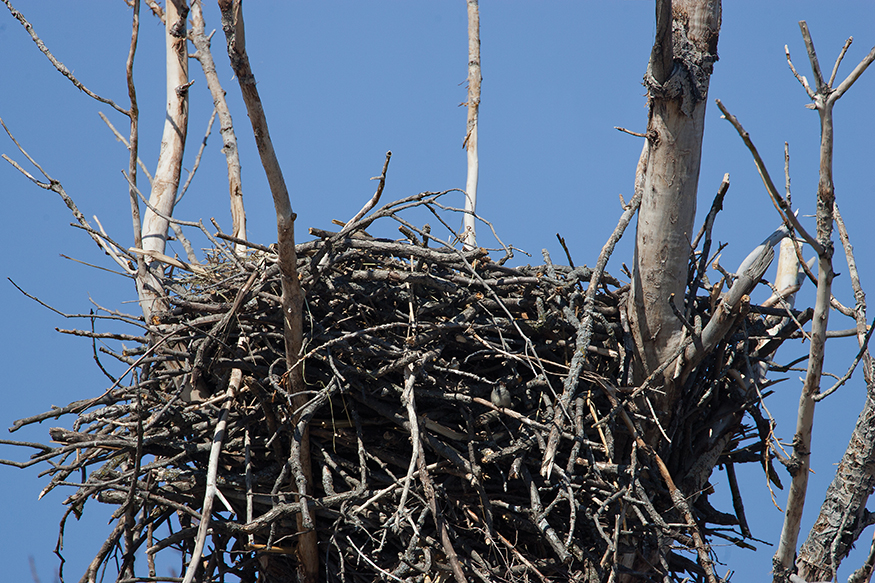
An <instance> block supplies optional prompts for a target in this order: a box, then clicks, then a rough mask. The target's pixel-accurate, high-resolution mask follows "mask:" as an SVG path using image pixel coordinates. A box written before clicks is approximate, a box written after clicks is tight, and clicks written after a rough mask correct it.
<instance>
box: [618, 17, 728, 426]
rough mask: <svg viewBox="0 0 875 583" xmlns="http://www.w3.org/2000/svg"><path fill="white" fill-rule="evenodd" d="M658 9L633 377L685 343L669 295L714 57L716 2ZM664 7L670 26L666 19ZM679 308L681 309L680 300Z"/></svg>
mask: <svg viewBox="0 0 875 583" xmlns="http://www.w3.org/2000/svg"><path fill="white" fill-rule="evenodd" d="M666 4H668V5H670V10H669V8H667V7H666ZM656 12H657V27H656V28H657V38H656V41H655V42H654V50H653V53H652V55H651V61H650V66H649V67H648V72H647V74H646V75H645V86H646V87H647V90H648V100H649V106H650V114H649V119H648V124H647V140H648V141H649V144H650V148H649V151H648V160H647V163H646V168H645V171H644V176H643V182H644V191H643V198H642V201H641V208H640V210H639V212H638V230H637V234H636V241H635V260H634V273H633V285H632V293H631V301H630V302H629V304H628V311H629V320H630V325H631V329H632V333H633V337H634V339H635V345H636V350H637V357H638V362H637V369H636V376H638V377H639V380H640V379H641V378H643V377H644V376H646V375H648V374H650V373H651V372H652V371H653V370H655V369H656V368H658V367H659V365H660V364H662V363H663V362H664V361H665V360H666V359H667V358H668V357H669V356H670V355H671V354H673V353H674V352H676V350H677V348H678V347H679V345H680V343H681V342H682V341H683V336H684V328H683V324H682V323H681V321H680V320H679V319H678V318H677V316H676V315H675V314H674V311H673V310H672V309H671V306H670V305H669V301H672V300H671V298H672V295H674V297H675V300H674V301H679V299H680V298H683V297H684V291H685V288H686V282H687V271H688V262H689V258H690V241H691V237H692V230H693V222H694V220H695V215H696V192H697V184H698V179H699V166H700V161H701V150H702V137H703V135H704V126H705V121H704V119H705V105H706V100H707V96H708V83H709V79H710V75H711V71H712V70H713V64H714V62H715V61H716V60H717V39H718V35H719V32H720V19H721V3H720V1H719V0H680V1H675V2H674V3H671V2H670V1H668V2H667V3H666V2H657V8H656ZM669 13H670V14H671V18H672V21H673V23H672V24H671V25H667V24H666V23H665V18H666V17H667V15H668V14H669ZM668 55H671V58H670V59H669V58H668ZM669 62H670V63H672V65H671V66H669V65H668V63H669ZM677 307H678V308H679V309H680V311H681V312H682V313H683V311H684V309H683V306H682V305H679V306H677ZM671 371H672V369H671V368H669V373H670V372H671ZM667 389H668V390H667V391H666V393H664V394H663V395H662V396H661V397H657V401H659V403H658V406H657V408H658V409H661V410H666V409H667V408H670V403H672V402H673V400H674V398H675V394H674V392H673V391H672V390H671V387H667ZM654 404H655V405H657V403H654Z"/></svg>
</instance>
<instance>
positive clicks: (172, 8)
mask: <svg viewBox="0 0 875 583" xmlns="http://www.w3.org/2000/svg"><path fill="white" fill-rule="evenodd" d="M187 17H188V5H187V3H186V2H185V1H184V0H171V1H169V2H167V12H166V13H165V15H164V19H165V22H166V25H165V26H166V33H165V39H166V44H167V48H166V53H167V82H166V83H167V109H166V117H165V118H164V134H163V136H162V137H161V153H160V154H159V155H158V168H157V169H156V170H155V177H154V179H153V180H152V193H151V195H150V197H149V205H150V207H149V208H147V209H146V213H145V215H144V217H143V250H144V251H145V252H146V257H145V262H146V265H147V266H148V268H149V269H147V270H146V272H145V273H141V274H140V276H139V277H137V292H138V293H139V297H140V304H141V306H142V308H143V315H144V316H145V317H146V321H147V322H151V320H152V314H153V313H154V312H156V311H163V310H166V309H167V303H166V301H165V300H164V299H163V296H164V292H163V289H162V286H161V283H160V282H159V281H158V279H157V278H156V277H155V276H154V274H153V273H152V270H156V271H157V270H163V264H162V263H160V262H158V261H156V260H154V259H152V258H151V257H150V256H149V253H150V252H155V253H160V254H163V253H164V248H165V246H166V245H167V228H168V226H169V225H170V223H169V222H168V221H167V219H166V218H165V217H169V216H171V215H172V214H173V205H175V204H176V191H177V189H178V188H179V175H180V171H181V170H182V155H183V153H184V152H185V136H186V132H187V129H188V86H189V84H188V47H187V45H186V43H187V40H186V18H187ZM153 209H155V210H153ZM156 210H157V211H158V212H155V211H156Z"/></svg>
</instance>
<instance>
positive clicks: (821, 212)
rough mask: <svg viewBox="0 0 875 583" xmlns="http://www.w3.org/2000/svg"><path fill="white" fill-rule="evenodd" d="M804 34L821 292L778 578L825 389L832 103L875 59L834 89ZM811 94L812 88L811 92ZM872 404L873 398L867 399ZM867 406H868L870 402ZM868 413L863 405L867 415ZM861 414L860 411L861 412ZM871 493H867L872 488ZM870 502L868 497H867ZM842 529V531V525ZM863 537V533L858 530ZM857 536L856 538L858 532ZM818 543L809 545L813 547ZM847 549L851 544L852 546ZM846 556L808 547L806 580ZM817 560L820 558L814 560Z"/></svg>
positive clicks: (792, 550) (784, 569)
mask: <svg viewBox="0 0 875 583" xmlns="http://www.w3.org/2000/svg"><path fill="white" fill-rule="evenodd" d="M799 28H800V29H801V31H802V38H803V39H804V41H805V45H806V48H807V52H808V58H809V60H810V61H811V68H812V71H813V72H814V77H815V81H816V89H815V91H814V96H813V101H814V108H815V109H816V110H817V112H818V114H819V115H820V168H819V174H820V179H819V181H818V186H817V215H816V218H817V243H818V244H819V246H820V249H819V250H818V277H817V294H816V300H815V305H814V318H813V319H812V324H811V346H810V350H809V356H808V371H807V373H806V375H805V381H804V383H803V386H802V394H801V396H800V398H799V412H798V417H797V421H796V433H795V435H794V436H793V457H792V458H791V460H790V463H791V466H790V469H791V475H792V476H793V480H792V482H791V484H790V491H789V493H788V495H787V510H786V514H785V516H784V524H783V528H782V530H781V541H780V543H779V546H778V549H777V551H776V552H775V557H774V559H773V564H774V573H775V581H776V583H777V582H778V581H781V580H783V579H784V578H785V577H786V576H787V574H788V572H790V571H791V570H792V568H793V564H794V561H795V560H796V543H797V539H798V536H799V524H800V522H801V520H802V509H803V507H804V505H805V495H806V492H807V487H808V474H809V464H810V456H811V432H812V426H813V424H814V405H815V398H816V396H817V394H818V392H819V391H820V377H821V373H822V371H823V357H824V344H825V342H826V328H827V322H828V320H829V307H830V299H831V296H832V293H831V288H832V279H833V277H834V273H833V270H832V255H833V243H832V229H833V208H834V205H835V187H834V184H833V176H832V161H833V160H832V159H833V115H832V111H833V106H834V105H835V102H836V101H837V100H838V99H839V98H840V97H841V96H842V95H843V94H844V93H845V91H847V90H848V89H849V88H850V87H851V85H853V83H854V81H856V80H857V78H859V76H860V74H862V72H863V71H864V70H865V69H866V67H868V66H869V64H870V63H871V62H872V61H873V60H875V48H873V50H872V51H871V52H870V53H869V55H867V56H866V57H865V58H864V59H863V61H861V62H860V64H859V65H857V67H856V68H855V69H854V70H853V71H852V72H851V74H850V75H848V77H847V78H846V79H845V80H844V81H842V83H841V84H840V85H839V87H837V88H835V89H833V88H832V87H830V86H829V85H827V84H826V83H825V82H824V80H823V76H822V75H821V72H820V65H819V63H818V60H817V54H816V53H815V51H814V43H813V42H812V40H811V35H810V33H809V32H808V26H807V24H806V23H805V21H800V22H799ZM809 94H810V92H809ZM867 405H868V401H867ZM867 408H868V407H867ZM865 413H866V409H864V411H863V413H862V414H865ZM862 414H861V415H862ZM856 449H858V446H857V447H851V446H849V451H851V452H854V450H856ZM843 478H844V479H845V480H848V482H847V484H848V485H853V484H859V483H860V480H861V477H860V476H859V475H854V476H843ZM866 496H867V497H868V490H867V494H866ZM864 503H865V499H864ZM856 510H859V508H854V507H844V510H843V512H844V511H852V512H853V511H856ZM840 530H843V529H842V528H840ZM858 536H859V535H858ZM854 540H856V537H854ZM812 547H813V544H812V545H811V546H809V548H812ZM848 548H850V547H849V546H848ZM842 558H843V555H838V554H837V553H836V551H835V549H832V548H831V549H830V553H829V556H824V555H822V554H819V555H818V554H816V553H812V552H809V556H808V557H806V558H803V560H802V561H800V562H799V567H800V568H801V572H800V573H799V574H800V575H801V576H802V577H803V578H804V579H806V580H815V579H821V578H823V577H822V576H821V575H822V574H827V575H828V577H827V578H828V579H831V578H833V577H834V573H835V570H836V569H837V568H838V562H839V561H841V559H842ZM811 559H814V560H816V561H817V562H816V563H811V562H809V560H811Z"/></svg>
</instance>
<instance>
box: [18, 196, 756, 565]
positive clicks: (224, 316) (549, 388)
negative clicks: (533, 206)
mask: <svg viewBox="0 0 875 583" xmlns="http://www.w3.org/2000/svg"><path fill="white" fill-rule="evenodd" d="M439 196H440V193H424V194H421V195H418V196H417V197H411V198H409V199H405V200H403V201H399V202H398V203H393V204H390V205H387V206H385V207H383V208H382V209H381V210H380V211H379V212H377V213H375V214H374V215H372V217H371V219H370V221H363V222H362V226H367V225H370V224H371V222H372V221H373V219H374V218H380V217H388V218H389V219H392V218H394V219H395V220H397V221H399V222H400V223H401V227H402V229H401V230H402V233H404V235H403V238H402V239H400V240H390V239H385V238H374V237H371V236H369V235H367V234H366V233H365V232H364V230H363V228H362V229H351V230H349V231H348V232H345V233H343V234H342V236H339V235H338V233H330V232H326V231H319V230H315V229H314V230H311V233H313V234H314V235H316V238H315V239H314V240H312V241H308V242H306V243H302V244H299V245H298V246H297V251H298V258H299V259H298V261H299V264H298V268H299V272H300V274H301V283H302V287H303V290H304V294H305V305H304V338H305V346H304V350H303V354H302V357H301V362H300V365H301V366H302V367H303V376H304V380H305V383H306V386H307V389H308V392H307V394H306V397H307V399H306V401H307V402H306V404H305V405H304V406H302V407H299V406H295V404H294V399H293V396H292V395H290V394H289V392H288V388H287V387H288V385H287V384H286V383H285V382H284V374H285V373H286V372H287V364H286V359H285V353H284V344H283V338H284V337H283V318H282V312H281V307H280V295H281V290H280V278H279V269H278V267H277V264H276V257H275V255H273V253H272V251H271V250H270V249H268V248H262V249H261V250H257V251H254V252H252V253H249V254H246V255H245V256H228V257H226V256H225V255H223V254H221V253H218V252H217V253H215V254H214V255H213V256H212V262H211V267H210V268H209V269H207V270H200V271H199V272H198V273H199V275H196V276H192V275H190V274H189V275H179V274H177V275H176V276H173V277H170V278H169V279H167V280H166V282H165V285H166V289H167V290H169V291H170V292H171V293H170V297H169V302H170V304H171V310H169V311H168V312H167V313H165V314H162V315H161V317H160V322H159V323H153V324H154V327H155V328H156V329H160V339H161V340H160V342H156V340H155V336H154V335H153V336H152V339H151V340H146V338H142V339H141V340H140V342H141V343H140V345H139V347H138V348H135V349H128V350H126V351H125V352H121V351H119V352H118V353H115V354H114V355H115V356H116V357H117V358H118V359H119V360H121V361H123V362H125V363H128V364H129V365H130V367H131V370H132V373H133V375H132V376H128V377H127V379H128V380H127V381H125V383H126V385H122V384H121V383H117V384H116V386H114V387H113V388H111V389H110V390H108V391H105V392H103V393H102V394H100V395H99V396H98V397H96V398H93V399H86V400H79V401H76V402H74V403H71V404H70V405H69V406H68V407H65V408H60V409H54V410H53V411H50V412H48V413H47V414H46V415H45V416H44V417H42V418H47V417H58V416H60V415H61V414H65V413H68V414H75V415H76V418H75V422H74V423H73V426H72V429H52V430H51V436H52V439H53V440H54V441H55V442H56V443H55V444H54V445H52V446H45V448H44V449H42V450H41V451H39V452H38V453H37V454H35V456H34V459H35V460H37V461H48V462H50V463H51V464H52V466H51V468H50V469H49V470H47V473H48V474H50V475H51V476H52V477H51V482H50V484H49V485H48V486H47V487H46V489H45V491H48V490H49V489H51V488H53V487H55V486H57V485H61V484H64V485H73V486H74V487H75V492H74V493H73V494H72V495H70V496H69V497H68V498H67V500H66V501H65V504H67V505H68V506H69V510H68V513H67V515H69V513H70V512H73V513H76V514H77V515H78V514H80V513H82V512H83V511H84V506H85V503H86V501H88V500H90V499H96V500H98V501H100V502H103V503H107V504H111V505H115V506H116V507H117V509H116V512H115V514H116V517H117V518H119V521H118V526H116V527H115V528H114V529H113V531H112V533H111V534H110V536H109V537H108V539H107V541H106V543H105V544H104V546H103V547H102V548H101V550H100V553H99V554H98V556H97V558H96V559H95V561H99V563H103V562H105V561H107V560H109V559H110V558H111V557H113V556H116V557H123V556H125V553H126V550H125V549H127V548H129V547H131V546H133V548H134V549H138V548H139V549H145V551H146V553H147V556H148V557H150V562H151V558H152V557H154V556H156V555H160V554H161V553H163V552H164V551H165V550H168V551H169V550H170V549H176V550H177V551H181V552H182V553H183V558H182V561H183V564H184V563H186V562H188V560H189V559H190V557H191V552H192V548H193V545H194V540H195V534H196V532H197V529H198V524H199V522H200V520H201V518H202V516H201V512H202V510H203V502H204V494H205V490H206V487H207V474H208V472H207V465H208V459H209V456H210V449H211V447H212V444H213V443H214V441H215V438H216V426H217V423H218V422H219V421H220V419H221V420H222V421H223V423H224V426H223V428H224V433H223V439H222V441H221V444H222V445H221V447H222V449H221V454H220V455H219V465H218V473H217V477H216V486H217V488H218V493H217V495H218V500H217V502H216V504H215V505H214V506H213V510H212V515H211V521H210V529H211V530H210V533H211V537H212V542H211V545H210V546H209V547H208V550H206V551H204V555H203V560H202V567H201V569H202V572H201V573H200V577H199V579H198V580H200V581H219V580H227V579H224V577H228V576H237V577H238V578H239V579H240V580H242V581H255V580H256V579H257V573H259V572H261V570H262V569H263V568H264V565H265V564H267V563H266V562H265V561H263V560H262V561H259V559H260V558H263V557H265V556H267V557H270V558H271V560H273V561H274V562H277V561H280V562H282V561H286V562H287V563H288V564H289V565H292V566H293V565H294V563H295V555H294V554H295V545H296V535H297V533H298V526H297V521H296V517H297V516H298V515H299V514H301V510H302V502H301V501H300V500H299V498H297V497H296V494H295V493H296V492H298V491H300V490H299V488H298V487H299V486H300V484H301V481H300V473H301V468H300V463H299V457H298V458H296V455H298V454H299V452H300V447H301V441H302V438H303V436H304V435H305V434H306V432H307V431H308V432H309V451H310V462H311V465H312V484H310V485H309V487H310V488H311V489H312V494H311V496H309V497H307V498H306V500H305V504H306V509H307V510H308V514H309V516H308V520H309V521H310V522H309V523H306V524H307V526H308V527H310V528H314V529H315V531H316V533H317V537H318V549H319V553H320V561H321V569H322V570H321V576H322V577H324V579H325V580H328V581H350V582H353V581H374V580H376V579H378V578H379V579H385V580H393V581H398V580H403V581H446V580H448V579H449V578H451V577H452V575H451V573H452V572H453V569H455V568H461V569H462V570H463V571H464V572H465V573H466V574H467V576H470V577H476V578H479V579H480V580H483V581H515V580H519V581H524V580H542V581H546V580H551V581H558V580H574V581H607V580H608V579H609V577H610V574H611V573H612V572H615V571H616V569H618V568H622V567H621V566H620V564H621V563H623V557H624V556H628V555H629V554H630V553H632V554H634V553H636V552H637V553H639V554H642V553H643V554H647V552H648V551H646V550H642V549H652V550H655V554H653V553H651V554H650V555H649V556H651V557H656V559H657V560H658V561H659V563H660V565H661V566H660V567H658V569H659V570H661V571H663V573H664V576H666V577H670V578H674V577H677V578H678V580H680V578H682V577H683V576H684V575H683V574H684V573H686V574H687V575H686V576H690V575H691V576H693V578H694V579H699V578H700V577H701V576H702V568H701V567H700V566H699V565H698V564H696V562H695V558H696V552H697V551H698V552H699V553H701V551H702V549H701V548H698V549H697V546H701V545H702V544H705V545H707V541H708V540H709V539H710V538H711V537H712V536H714V535H717V536H722V537H723V538H728V539H729V540H730V541H732V542H735V543H737V544H741V545H744V544H746V543H744V542H742V540H741V534H740V533H737V532H736V531H735V529H734V528H729V527H730V526H733V525H738V524H739V518H741V519H742V520H741V521H742V523H743V516H741V517H738V516H737V513H736V514H723V513H721V512H718V511H716V510H714V509H713V508H712V507H711V506H710V505H709V504H708V501H707V494H708V493H709V488H710V486H709V485H708V481H707V480H708V477H709V475H710V472H711V470H712V469H713V468H714V467H715V465H716V464H718V463H722V462H726V463H729V462H732V461H761V460H762V459H765V460H766V462H765V463H767V460H768V455H764V454H763V447H762V443H763V442H764V440H763V439H762V436H761V435H759V434H760V433H762V431H768V424H767V423H766V424H765V425H766V426H765V429H764V428H763V427H761V426H760V427H757V428H756V430H753V431H751V430H750V429H749V428H747V427H745V426H743V425H742V424H741V419H742V416H743V414H744V412H745V411H748V412H752V414H753V415H754V418H755V419H757V420H759V421H762V419H761V417H759V415H758V409H757V401H756V400H752V399H751V398H750V397H749V396H747V395H745V394H743V393H742V392H741V390H740V389H739V387H738V385H737V383H735V382H734V381H733V380H732V379H730V378H728V376H727V375H726V371H727V370H728V368H729V366H730V364H731V363H732V361H733V359H737V358H741V356H739V355H741V354H744V353H745V352H746V350H747V345H746V342H747V338H748V337H749V329H750V327H755V326H762V324H761V323H759V322H758V320H756V319H755V318H754V317H753V316H749V317H748V318H747V319H746V320H745V321H744V322H742V325H741V327H740V328H739V332H737V333H735V335H733V336H731V337H730V338H729V339H728V340H727V341H725V342H724V343H723V344H722V345H721V350H720V351H719V353H718V354H715V355H714V356H712V357H709V358H707V359H705V360H704V361H703V362H702V364H700V365H699V370H698V372H697V373H696V374H695V375H693V376H694V379H695V380H694V381H691V383H689V384H690V386H691V387H692V389H691V391H690V397H691V398H690V399H687V400H686V401H687V402H689V403H690V404H689V405H688V406H687V408H686V409H685V410H684V411H681V412H680V414H679V417H680V418H682V419H684V422H683V424H682V426H681V427H675V428H674V429H673V432H674V433H673V435H672V437H673V440H674V443H673V445H674V447H673V448H672V452H673V454H672V456H671V457H670V458H668V459H666V460H665V462H666V464H667V466H668V469H669V471H670V472H671V473H672V475H673V476H674V477H675V481H676V483H677V487H678V488H680V490H681V491H682V492H683V494H684V495H685V496H686V497H687V500H689V501H690V502H691V506H692V512H693V513H694V516H695V522H696V523H697V524H690V523H689V521H688V520H687V517H686V516H685V515H684V513H683V512H681V511H680V510H679V508H678V506H677V505H676V504H675V503H674V502H673V500H672V496H671V492H670V491H669V489H668V488H667V487H666V485H665V484H664V481H663V480H662V479H660V476H659V473H658V472H657V470H656V468H654V467H653V465H652V459H651V458H650V457H647V456H645V455H643V453H642V452H641V451H640V448H639V447H638V446H637V445H636V441H635V439H633V436H632V434H631V433H630V428H629V425H628V423H627V421H628V420H630V419H631V422H632V423H633V424H634V423H638V422H639V421H641V422H644V421H646V420H647V418H648V417H649V416H650V413H649V412H648V411H646V409H644V408H643V407H642V406H641V405H640V403H642V402H644V401H641V397H636V399H637V400H636V399H633V398H631V396H632V393H633V391H634V389H635V387H632V386H630V384H631V380H630V378H631V377H630V374H631V373H630V370H629V369H630V360H631V350H632V349H631V344H630V340H629V332H628V330H627V329H626V328H627V327H626V326H625V325H624V320H625V318H624V317H621V315H622V312H623V309H624V307H623V306H624V301H625V298H626V295H627V291H628V286H622V285H621V284H620V282H618V281H617V280H615V279H614V278H612V277H610V276H609V275H607V274H597V277H596V278H595V284H596V286H597V289H594V290H593V291H594V292H595V293H590V294H589V296H587V289H588V288H589V286H590V285H593V277H592V276H593V273H592V270H590V269H588V268H586V267H577V268H573V267H568V266H560V265H554V264H552V263H551V262H550V260H549V256H547V255H546V253H545V255H544V257H545V263H544V264H543V265H538V266H520V267H508V266H507V265H506V264H505V263H506V262H507V259H508V258H509V257H510V254H509V253H505V254H504V255H503V256H500V257H496V256H492V257H490V255H489V254H488V253H487V252H486V251H485V250H483V249H480V248H477V249H468V250H460V248H458V247H459V246H457V247H455V248H454V247H451V246H449V245H447V244H445V243H440V242H439V241H437V239H435V238H433V237H431V236H430V235H429V231H428V228H421V229H420V228H416V227H415V226H414V225H413V224H412V223H410V222H408V221H407V220H405V219H403V218H401V215H399V214H398V211H399V210H403V209H406V208H408V207H410V206H425V207H428V208H431V209H434V207H435V205H437V200H438V198H439ZM434 210H435V212H436V213H438V211H439V209H434ZM381 213H382V214H381ZM178 273H179V272H178ZM205 274H207V275H205ZM247 281H251V282H252V283H251V287H249V288H248V291H246V292H245V293H243V294H242V296H241V290H242V289H243V285H244V283H245V282H247ZM709 306H710V303H709V301H708V298H703V299H702V300H701V301H698V302H697V303H696V306H695V308H696V310H697V312H699V313H701V314H702V315H703V317H704V318H706V319H707V317H708V310H709V309H710V308H709ZM587 315H588V318H587V317H585V316H587ZM141 324H142V322H141ZM125 339H126V340H127V341H128V343H130V341H131V340H132V338H130V337H126V338H125ZM576 355H577V357H576ZM235 371H237V374H239V375H241V376H240V379H239V381H238V383H239V388H237V389H236V390H234V391H227V388H228V386H229V382H230V380H229V379H231V377H232V375H233V374H235ZM192 375H195V376H197V377H198V379H199V380H198V385H199V387H200V388H199V389H198V391H199V395H198V396H192V395H186V394H185V391H184V390H183V389H184V387H185V386H186V385H189V384H190V383H189V380H190V379H191V378H192ZM33 419H35V420H39V419H37V418H33ZM624 419H625V421H624ZM757 425H761V424H760V423H759V422H758V423H757ZM757 430H759V431H757ZM749 438H752V439H753V440H754V443H753V444H752V445H748V446H747V447H743V446H742V445H740V443H742V442H743V441H744V440H747V439H749ZM79 476H81V480H80V481H75V482H74V481H73V480H74V479H75V478H76V477H79ZM126 515H127V516H129V517H133V520H127V521H126V520H125V516H126ZM65 519H66V516H65ZM61 528H62V531H63V529H64V521H62V527H61ZM694 530H695V531H697V532H701V533H703V534H704V537H705V539H704V541H705V542H704V543H702V542H697V541H696V537H694V536H693V534H694V533H693V531H694ZM743 530H744V528H742V531H743ZM706 552H707V550H706ZM690 553H692V554H690ZM700 557H701V555H700ZM119 560H120V561H121V559H119ZM99 563H98V564H99ZM140 568H141V569H143V570H145V569H144V568H142V567H140ZM290 568H291V567H290ZM131 580H138V579H131Z"/></svg>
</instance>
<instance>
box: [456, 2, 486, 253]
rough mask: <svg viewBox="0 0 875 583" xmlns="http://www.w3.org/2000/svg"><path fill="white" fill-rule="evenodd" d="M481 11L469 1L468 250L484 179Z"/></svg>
mask: <svg viewBox="0 0 875 583" xmlns="http://www.w3.org/2000/svg"><path fill="white" fill-rule="evenodd" d="M482 80H483V76H482V75H481V73H480V8H479V6H478V0H468V125H467V132H466V133H465V142H464V146H465V150H466V151H467V154H468V178H467V180H466V182H465V216H464V219H463V222H464V228H463V232H462V237H461V239H462V243H464V244H465V248H466V249H472V248H474V247H476V246H477V236H476V221H475V215H474V213H475V212H476V211H477V181H478V179H479V176H480V158H479V156H478V150H477V131H478V126H479V122H478V120H479V116H480V84H481V82H482Z"/></svg>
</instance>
